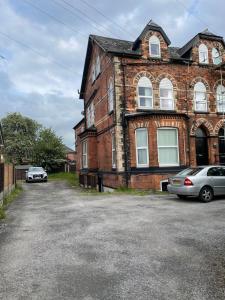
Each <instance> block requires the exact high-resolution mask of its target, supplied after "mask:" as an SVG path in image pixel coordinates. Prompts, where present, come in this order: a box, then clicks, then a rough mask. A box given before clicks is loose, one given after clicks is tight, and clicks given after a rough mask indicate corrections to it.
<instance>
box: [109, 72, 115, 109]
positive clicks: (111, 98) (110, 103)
mask: <svg viewBox="0 0 225 300" xmlns="http://www.w3.org/2000/svg"><path fill="white" fill-rule="evenodd" d="M113 98H114V88H113V79H112V77H110V79H109V81H108V109H109V112H111V111H113Z"/></svg>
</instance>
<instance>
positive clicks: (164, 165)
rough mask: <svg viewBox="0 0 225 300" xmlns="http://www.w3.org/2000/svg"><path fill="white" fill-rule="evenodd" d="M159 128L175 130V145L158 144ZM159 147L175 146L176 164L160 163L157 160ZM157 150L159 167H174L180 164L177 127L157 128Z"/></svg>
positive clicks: (161, 128) (160, 128)
mask: <svg viewBox="0 0 225 300" xmlns="http://www.w3.org/2000/svg"><path fill="white" fill-rule="evenodd" d="M160 130H175V131H176V137H177V145H176V146H159V145H158V141H159V131H160ZM160 148H164V149H165V148H176V149H177V164H160V161H159V149H160ZM157 152H158V163H159V167H176V166H179V165H180V155H179V137H178V128H176V127H159V128H157Z"/></svg>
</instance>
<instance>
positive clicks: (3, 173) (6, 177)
mask: <svg viewBox="0 0 225 300" xmlns="http://www.w3.org/2000/svg"><path fill="white" fill-rule="evenodd" d="M14 187H15V169H14V166H13V165H12V164H4V163H0V204H2V201H3V198H4V196H6V195H7V194H9V193H10V192H11V191H12V189H13V188H14Z"/></svg>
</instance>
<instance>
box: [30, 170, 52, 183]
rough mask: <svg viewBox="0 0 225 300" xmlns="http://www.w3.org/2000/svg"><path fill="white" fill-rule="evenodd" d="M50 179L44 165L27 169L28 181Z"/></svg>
mask: <svg viewBox="0 0 225 300" xmlns="http://www.w3.org/2000/svg"><path fill="white" fill-rule="evenodd" d="M34 181H45V182H46V181H48V174H47V173H46V171H45V170H44V169H43V168H42V167H30V168H29V169H28V171H26V182H34Z"/></svg>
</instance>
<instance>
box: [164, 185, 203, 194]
mask: <svg viewBox="0 0 225 300" xmlns="http://www.w3.org/2000/svg"><path fill="white" fill-rule="evenodd" d="M167 189H168V192H169V193H171V194H176V195H184V196H198V195H199V192H200V188H199V187H197V186H174V185H171V184H168V186H167Z"/></svg>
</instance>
